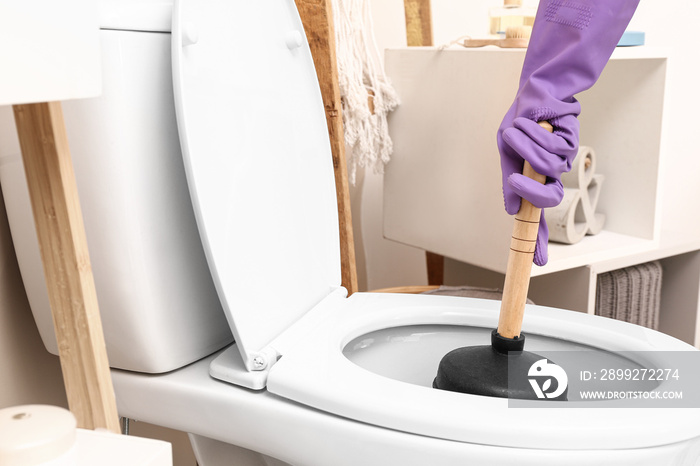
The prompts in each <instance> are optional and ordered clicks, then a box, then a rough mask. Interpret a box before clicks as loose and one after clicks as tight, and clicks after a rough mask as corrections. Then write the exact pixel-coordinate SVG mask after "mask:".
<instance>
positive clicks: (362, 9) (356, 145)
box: [333, 0, 399, 185]
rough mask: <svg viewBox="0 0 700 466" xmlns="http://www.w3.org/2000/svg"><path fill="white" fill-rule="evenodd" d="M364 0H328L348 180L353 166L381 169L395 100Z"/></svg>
mask: <svg viewBox="0 0 700 466" xmlns="http://www.w3.org/2000/svg"><path fill="white" fill-rule="evenodd" d="M369 2H370V0H333V20H334V23H335V38H336V52H337V60H338V81H339V85H340V96H341V99H342V103H343V126H344V129H345V154H346V157H347V164H348V177H349V179H350V182H351V183H352V184H353V185H354V184H355V179H356V175H357V168H358V167H362V168H372V169H373V170H374V172H375V173H384V165H385V164H386V163H387V162H388V161H389V157H390V156H391V153H392V142H391V138H390V137H389V128H388V125H387V115H388V114H389V112H391V111H392V110H394V109H395V108H396V107H397V105H398V104H399V98H398V95H397V94H396V91H395V90H394V88H393V87H392V85H391V83H390V82H389V79H388V78H387V76H386V74H385V73H384V67H383V65H382V62H381V59H380V57H379V51H378V50H377V44H376V41H375V38H374V32H373V24H372V16H371V12H370V5H369Z"/></svg>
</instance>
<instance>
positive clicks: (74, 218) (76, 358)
mask: <svg viewBox="0 0 700 466" xmlns="http://www.w3.org/2000/svg"><path fill="white" fill-rule="evenodd" d="M13 109H14V114H15V123H16V126H17V133H18V135H19V141H20V146H21V148H22V157H23V160H24V168H25V173H26V175H27V183H28V185H29V194H30V198H31V203H32V210H33V212H34V222H35V225H36V231H37V236H38V238H39V248H40V250H41V258H42V261H43V264H44V277H45V279H46V285H47V288H48V293H49V302H50V303H51V310H52V314H53V320H54V327H55V329H56V339H57V341H58V349H59V356H60V358H61V369H62V371H63V379H64V383H65V386H66V394H67V396H68V407H69V408H70V410H71V411H72V412H73V414H74V415H75V417H76V418H77V420H78V427H81V428H84V429H95V428H106V429H109V430H111V431H113V432H117V433H118V432H119V418H118V415H117V406H116V401H115V397H114V389H113V387H112V379H111V376H110V373H109V364H108V362H107V350H106V347H105V342H104V335H103V334H102V323H101V320H100V314H99V309H98V306H97V296H96V293H95V284H94V281H93V277H92V269H91V266H90V259H89V257H88V250H87V242H86V238H85V230H84V227H83V220H82V215H81V212H80V205H79V202H78V192H77V188H76V184H75V175H74V173H73V166H72V164H71V159H70V151H69V148H68V139H67V137H66V131H65V125H64V122H63V113H62V111H61V104H60V102H48V103H46V102H44V103H38V104H26V105H15V106H14V107H13ZM95 156H98V154H95Z"/></svg>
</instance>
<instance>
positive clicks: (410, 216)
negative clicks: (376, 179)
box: [384, 47, 667, 275]
mask: <svg viewBox="0 0 700 466" xmlns="http://www.w3.org/2000/svg"><path fill="white" fill-rule="evenodd" d="M524 56H525V50H523V49H518V50H516V49H510V50H508V49H498V48H494V47H491V48H483V49H465V48H459V47H452V48H450V49H446V50H442V51H440V50H438V49H435V48H430V47H425V48H404V49H393V50H387V52H386V69H387V73H388V75H389V76H390V78H391V79H392V81H393V83H394V86H395V87H396V89H397V92H398V93H399V96H400V98H401V100H402V104H401V105H400V106H399V108H398V109H397V110H396V111H395V112H394V113H393V114H392V115H391V116H390V120H389V129H390V132H391V135H392V138H393V142H394V154H393V156H392V160H391V162H389V164H388V165H387V167H386V173H385V177H384V235H385V237H386V238H388V239H391V240H394V241H398V242H401V243H404V244H408V245H411V246H414V247H418V248H421V249H424V250H427V251H431V252H434V253H437V254H441V255H443V256H446V257H450V258H452V259H456V260H459V261H462V262H466V263H469V264H473V265H475V266H478V267H480V268H483V269H487V270H491V271H495V272H499V273H505V269H506V263H507V251H508V247H509V244H510V232H511V229H512V222H513V220H512V218H511V217H510V216H508V215H506V214H505V212H504V208H503V197H502V193H501V172H500V157H499V155H498V150H497V147H496V144H495V135H496V131H497V129H498V126H499V125H500V122H501V119H502V117H503V115H504V114H505V113H506V111H507V109H508V107H509V106H510V104H511V103H512V101H513V98H514V94H515V91H516V89H517V84H518V79H519V75H520V70H521V67H522V60H523V59H524ZM666 64H667V58H666V52H665V51H664V50H662V49H655V48H646V47H635V48H619V49H618V50H616V51H615V53H614V54H613V59H612V60H611V61H610V62H609V63H608V66H607V67H606V69H605V71H604V72H603V74H602V76H601V78H600V79H599V81H598V83H597V84H596V85H595V86H594V88H592V89H591V90H589V91H586V92H583V93H581V94H580V95H579V96H577V98H578V99H579V100H580V102H581V105H582V108H583V112H582V114H581V115H580V117H579V121H580V122H581V133H580V134H581V145H585V146H590V147H592V148H593V149H594V151H595V153H596V160H597V168H596V173H598V174H602V175H604V176H605V180H604V182H603V185H602V187H601V194H600V201H599V204H598V208H597V211H598V212H601V213H604V214H605V215H606V224H605V230H604V231H603V232H602V233H600V234H599V235H597V236H594V237H586V238H585V239H584V240H583V241H581V242H580V243H579V244H576V245H557V244H551V245H550V262H549V264H548V265H547V266H546V267H544V268H541V269H539V268H538V269H536V270H535V271H534V275H544V274H548V273H555V272H560V271H563V270H567V269H571V268H576V267H580V266H583V265H586V264H590V263H591V262H603V261H606V260H610V261H614V260H616V259H623V258H624V257H626V256H629V255H634V254H640V253H642V252H645V251H650V250H653V249H654V248H655V247H657V245H658V241H659V237H660V236H659V233H660V222H659V219H660V212H659V210H660V202H659V199H660V197H659V196H660V189H659V172H660V170H661V157H660V154H661V146H662V115H663V105H664V94H665V86H666Z"/></svg>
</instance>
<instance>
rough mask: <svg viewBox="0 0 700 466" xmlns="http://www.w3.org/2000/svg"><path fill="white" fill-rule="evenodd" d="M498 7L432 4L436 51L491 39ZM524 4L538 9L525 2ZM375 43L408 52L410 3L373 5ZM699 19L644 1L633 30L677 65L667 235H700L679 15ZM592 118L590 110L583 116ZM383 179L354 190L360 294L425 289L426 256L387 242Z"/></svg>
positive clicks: (692, 80)
mask: <svg viewBox="0 0 700 466" xmlns="http://www.w3.org/2000/svg"><path fill="white" fill-rule="evenodd" d="M499 4H501V2H500V1H498V0H470V1H456V0H432V14H433V36H434V43H435V44H436V45H440V44H446V43H449V42H450V41H452V40H454V39H456V38H457V37H460V36H462V35H465V34H469V35H471V36H473V37H478V36H480V35H484V34H486V32H487V25H488V18H487V15H488V9H489V8H490V7H493V6H498V5H499ZM525 4H526V5H527V4H530V5H532V4H535V5H536V2H533V1H530V0H526V2H525ZM372 14H373V17H374V27H375V36H376V39H377V44H378V46H379V49H380V52H382V53H383V50H384V49H386V48H393V47H403V46H405V45H406V37H405V24H404V16H403V0H374V1H372ZM681 15H682V16H684V17H688V18H700V3H697V2H692V1H690V0H669V1H666V2H653V1H642V2H641V4H640V6H639V7H638V10H637V13H636V14H635V17H634V18H633V19H632V23H631V25H630V29H633V30H641V31H645V32H646V44H647V45H648V46H654V47H664V48H667V49H668V50H669V54H670V55H671V58H670V60H669V67H668V81H667V84H668V88H667V95H666V115H665V127H664V138H665V143H664V153H663V156H664V158H663V162H662V163H663V167H662V169H663V170H664V171H663V172H662V180H661V183H662V186H663V189H664V196H663V205H662V218H663V229H674V230H690V231H693V232H698V234H700V216H698V215H696V214H695V213H694V212H693V211H692V210H690V209H688V207H692V205H693V202H692V200H694V199H697V198H698V197H700V183H698V182H697V180H696V177H697V174H700V148H698V147H697V146H696V144H695V133H696V132H697V129H696V121H697V117H696V116H695V114H694V109H697V108H700V95H698V93H697V92H696V91H695V88H696V86H697V84H696V82H697V79H698V76H700V53H699V52H698V50H697V45H696V39H695V38H694V35H695V32H694V30H693V28H692V27H690V28H689V27H682V26H681V24H680V22H679V21H678V19H677V18H678V17H679V16H681ZM583 111H584V112H585V108H584V109H583ZM382 189H383V186H382V177H381V176H380V175H376V174H373V173H366V174H365V176H364V177H359V178H358V184H357V186H355V187H354V188H352V192H351V196H352V201H353V221H354V224H355V238H356V241H357V246H358V251H357V252H358V275H359V277H360V287H361V289H376V288H382V287H387V286H395V285H407V284H413V285H416V284H424V283H425V282H426V275H425V260H424V254H423V252H422V251H419V250H417V249H415V248H412V247H408V246H404V245H401V244H398V243H394V242H392V241H388V240H385V239H383V237H382Z"/></svg>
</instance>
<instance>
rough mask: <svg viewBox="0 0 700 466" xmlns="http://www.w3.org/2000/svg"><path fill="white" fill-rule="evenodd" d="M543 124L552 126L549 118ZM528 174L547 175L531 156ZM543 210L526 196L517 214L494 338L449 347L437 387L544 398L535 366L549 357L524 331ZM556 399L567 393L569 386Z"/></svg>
mask: <svg viewBox="0 0 700 466" xmlns="http://www.w3.org/2000/svg"><path fill="white" fill-rule="evenodd" d="M540 125H541V126H542V127H544V128H545V129H547V130H548V131H550V132H551V131H552V126H551V125H550V124H549V123H547V122H546V121H545V122H540ZM523 175H525V176H527V177H529V178H532V179H533V180H535V181H539V182H540V183H544V181H545V177H544V176H543V175H540V174H538V173H537V172H535V170H533V168H532V167H531V166H530V164H529V163H527V162H525V166H524V167H523ZM540 213H541V209H539V208H537V207H535V206H533V205H532V204H531V203H529V202H528V201H526V200H525V199H523V200H522V203H521V206H520V211H519V212H518V213H517V214H516V215H515V223H514V225H513V235H512V238H511V243H510V253H509V255H508V266H507V268H506V279H505V284H504V286H503V300H502V302H501V313H500V316H499V320H498V329H497V330H494V331H493V333H492V334H491V344H490V345H485V346H472V347H464V348H457V349H456V350H453V351H451V352H449V353H447V354H446V355H445V356H444V357H443V358H442V360H441V361H440V365H439V367H438V372H437V376H436V377H435V380H434V381H433V387H434V388H438V389H441V390H450V391H454V392H462V393H470V394H473V395H484V396H494V397H501V398H518V399H539V398H541V395H542V393H539V394H540V397H538V396H537V395H538V393H536V390H535V389H534V386H533V384H532V382H531V381H532V380H534V381H537V380H536V379H537V377H536V375H531V372H530V371H531V370H532V371H536V370H537V364H536V363H537V362H538V361H541V360H543V359H545V358H543V357H541V356H539V355H537V354H534V353H530V352H527V351H525V350H524V347H525V336H524V335H521V334H520V329H521V327H522V323H523V314H524V312H525V303H526V301H527V290H528V288H529V284H530V271H531V269H532V259H533V257H534V254H535V241H536V239H537V231H538V228H539V221H540ZM534 373H535V372H533V374H534ZM509 375H510V377H509ZM545 398H547V397H545ZM550 399H551V398H550ZM556 399H558V400H561V399H566V392H564V393H563V394H562V395H559V396H558V397H557V398H556Z"/></svg>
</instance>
